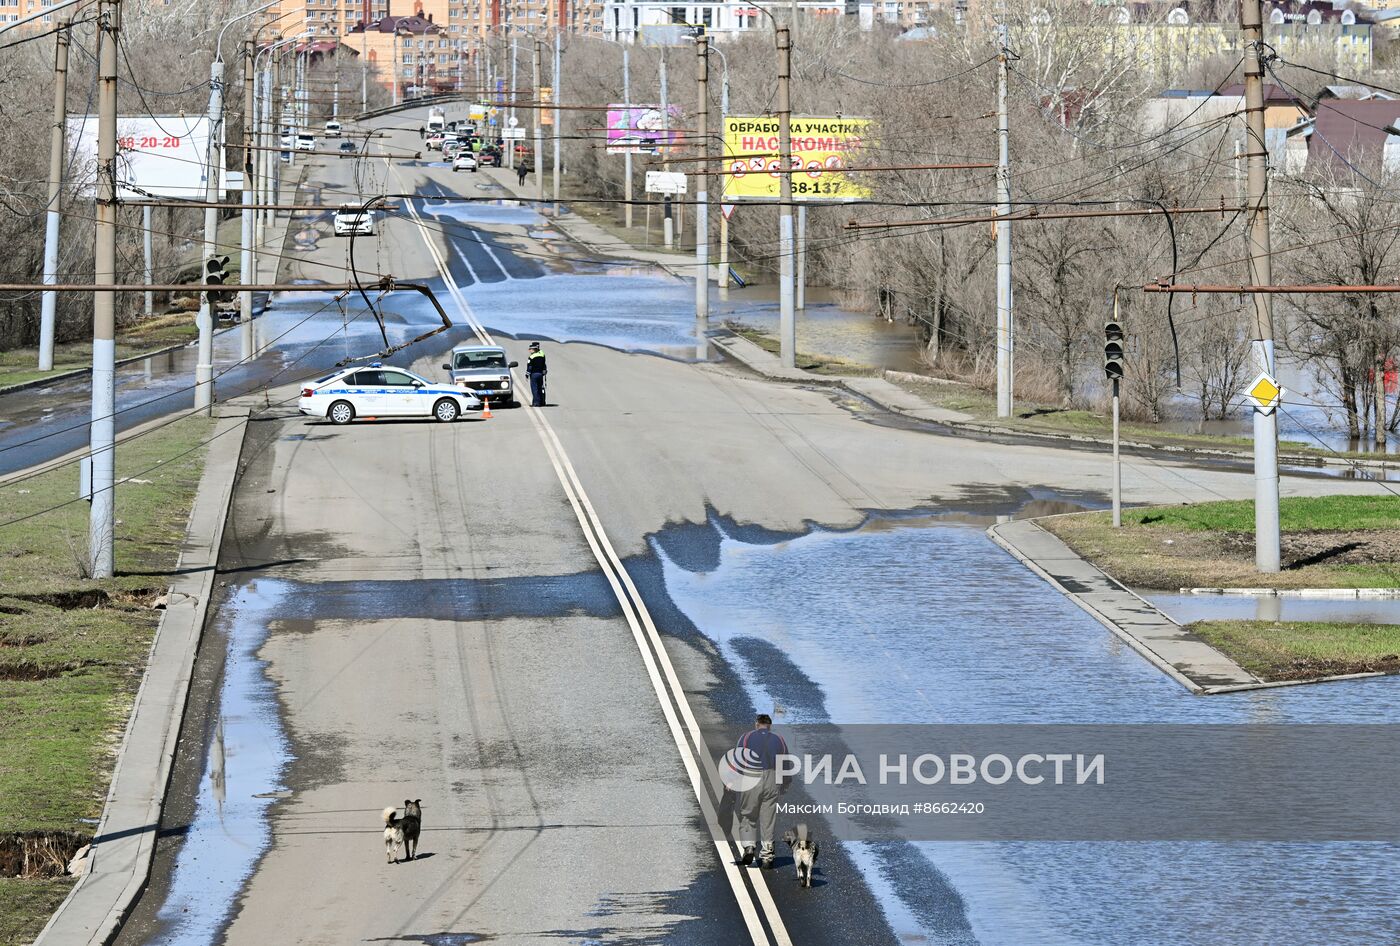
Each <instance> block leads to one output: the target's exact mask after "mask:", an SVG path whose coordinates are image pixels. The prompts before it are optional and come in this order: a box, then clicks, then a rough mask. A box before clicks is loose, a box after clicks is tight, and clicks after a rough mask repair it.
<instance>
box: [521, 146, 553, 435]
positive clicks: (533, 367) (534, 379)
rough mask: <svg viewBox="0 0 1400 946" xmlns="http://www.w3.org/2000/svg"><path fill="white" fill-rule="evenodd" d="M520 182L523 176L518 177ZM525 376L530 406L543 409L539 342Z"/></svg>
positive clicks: (532, 347) (546, 370)
mask: <svg viewBox="0 0 1400 946" xmlns="http://www.w3.org/2000/svg"><path fill="white" fill-rule="evenodd" d="M520 178H521V180H522V181H523V180H524V179H525V175H524V174H523V173H522V174H521V175H520ZM525 374H526V375H527V376H528V377H529V378H530V405H531V406H532V407H544V376H545V375H547V374H549V367H548V365H546V364H545V360H544V352H542V351H540V343H539V342H531V343H530V355H529V357H528V358H526V359H525Z"/></svg>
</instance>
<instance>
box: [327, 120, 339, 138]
mask: <svg viewBox="0 0 1400 946" xmlns="http://www.w3.org/2000/svg"><path fill="white" fill-rule="evenodd" d="M326 137H327V138H339V137H340V122H338V121H335V120H331V121H328V122H326Z"/></svg>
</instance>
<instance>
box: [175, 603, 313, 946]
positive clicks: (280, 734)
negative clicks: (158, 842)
mask: <svg viewBox="0 0 1400 946" xmlns="http://www.w3.org/2000/svg"><path fill="white" fill-rule="evenodd" d="M284 591H285V589H284V586H283V584H282V583H281V582H277V581H270V580H267V579H260V580H254V581H251V582H249V583H248V584H246V585H244V586H243V587H241V588H240V589H239V590H238V592H237V594H236V595H234V596H233V597H232V599H231V600H230V601H229V603H228V604H227V605H225V606H224V607H223V608H221V609H219V611H218V617H217V621H218V627H217V629H216V630H215V632H214V634H213V635H211V638H210V640H220V639H222V640H224V641H226V642H227V643H226V651H225V655H224V660H225V663H224V674H223V679H222V681H221V684H220V686H219V700H218V704H217V705H218V707H219V714H220V716H219V721H218V722H217V724H216V726H215V734H214V739H213V742H212V744H211V745H210V747H209V751H208V754H207V755H206V757H205V764H204V773H203V775H202V777H201V778H200V782H199V792H198V796H197V799H196V803H195V815H194V818H193V819H192V821H191V822H190V825H189V829H188V830H187V831H186V833H185V835H184V840H183V844H182V846H181V848H180V852H179V854H178V855H177V857H176V860H175V870H174V871H173V873H172V875H171V881H170V890H169V893H168V894H167V896H166V898H165V902H164V904H163V905H162V906H161V909H160V913H159V914H158V916H157V921H158V923H159V924H160V932H159V934H158V935H157V936H155V937H154V938H153V941H154V942H159V943H163V944H169V946H205V944H208V943H212V942H215V941H216V940H217V938H218V934H219V930H220V929H221V928H222V927H223V925H224V923H226V922H227V921H228V919H229V916H230V915H231V913H232V911H233V905H234V901H235V898H236V897H237V896H238V894H239V892H240V890H241V889H242V887H243V883H244V882H245V881H246V880H247V879H248V877H249V876H250V875H251V874H252V872H253V868H254V867H255V866H256V865H257V862H258V859H259V858H260V857H262V855H263V853H264V852H265V851H266V850H267V846H268V844H270V843H271V833H270V831H269V828H268V813H269V812H268V809H269V808H270V807H271V806H272V805H273V804H274V802H275V801H276V800H277V798H278V797H279V795H280V791H281V789H282V788H283V786H282V784H281V782H280V779H281V777H282V772H283V770H284V768H285V767H286V765H287V763H288V762H290V761H291V748H290V746H289V744H288V742H287V737H286V733H285V731H284V730H283V728H282V722H281V718H280V710H279V707H278V705H277V694H276V688H275V687H274V686H273V684H272V682H271V681H270V680H268V679H267V676H266V675H265V673H264V670H265V667H266V662H265V661H263V660H261V659H259V658H258V656H257V652H258V650H259V649H260V648H261V647H262V645H263V642H264V641H265V640H267V634H268V624H269V622H270V621H271V620H273V618H274V616H275V615H276V614H277V613H278V610H279V606H280V605H281V603H282V599H283V595H284Z"/></svg>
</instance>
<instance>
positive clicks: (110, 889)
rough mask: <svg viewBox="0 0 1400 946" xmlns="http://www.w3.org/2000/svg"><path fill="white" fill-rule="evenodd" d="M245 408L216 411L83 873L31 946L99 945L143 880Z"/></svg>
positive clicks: (201, 624) (199, 631) (230, 487)
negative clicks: (218, 413) (163, 607)
mask: <svg viewBox="0 0 1400 946" xmlns="http://www.w3.org/2000/svg"><path fill="white" fill-rule="evenodd" d="M248 413H249V411H248V408H246V407H241V408H240V407H232V406H226V407H224V408H222V413H221V416H220V420H219V423H218V425H217V427H216V428H215V432H214V436H213V439H212V441H211V443H210V444H209V451H208V455H207V457H206V460H205V467H204V474H203V477H202V478H201V480H200V484H199V490H198V492H197V494H196V496H195V501H194V507H193V508H192V510H191V512H190V521H189V527H188V529H187V531H186V533H185V541H184V545H183V547H182V549H181V552H180V560H179V564H178V566H177V571H176V575H175V578H174V581H172V583H171V586H170V595H169V606H168V607H167V609H166V611H165V613H164V615H163V617H162V619H161V622H160V627H159V628H158V630H157V631H156V638H155V642H154V643H153V645H152V647H151V655H150V660H149V662H148V664H147V667H146V673H145V676H144V678H143V679H142V682H141V688H140V690H139V692H138V693H137V696H136V703H135V706H134V708H133V710H132V713H131V717H130V719H129V720H128V723H127V729H126V733H125V735H124V737H123V740H122V747H121V752H120V755H119V758H118V761H117V766H116V770H115V772H114V773H113V776H112V784H111V788H110V789H109V791H108V794H107V803H106V805H105V807H104V808H103V812H102V820H101V822H100V824H99V826H98V831H97V836H96V838H95V839H94V841H93V845H92V848H91V852H90V853H89V855H88V858H87V869H86V872H85V873H84V875H83V877H82V879H81V880H80V881H79V882H78V883H77V884H76V885H75V886H74V888H73V890H72V892H71V893H70V894H69V895H68V897H67V898H66V899H65V900H64V901H63V903H62V905H60V906H59V908H58V910H57V912H55V913H54V915H53V917H51V918H50V920H49V922H48V924H47V925H46V926H45V927H44V930H43V932H41V933H40V934H39V938H38V939H37V940H36V941H35V946H40V944H44V946H48V944H54V946H58V944H65V946H70V944H77V943H105V942H106V941H107V940H108V939H110V938H111V936H112V935H113V934H114V933H115V932H116V930H117V929H118V927H119V926H120V924H121V922H122V920H123V918H124V917H125V916H126V914H127V912H128V911H129V910H130V908H131V906H132V904H133V903H134V902H135V900H136V897H137V896H138V895H139V894H140V892H141V890H142V888H143V887H144V886H145V883H146V877H147V873H148V871H149V869H150V864H151V856H152V853H153V851H154V849H155V842H156V835H157V831H158V828H159V825H160V817H161V810H162V807H163V805H164V800H165V788H166V784H167V782H168V781H169V777H170V770H171V764H172V762H173V759H174V755H175V744H176V740H177V738H178V736H179V732H180V721H181V719H182V717H183V715H184V708H185V695H186V693H187V691H188V688H189V682H190V674H191V671H192V668H193V665H194V658H195V654H196V653H197V652H198V650H199V642H200V638H201V636H202V633H203V628H204V619H205V613H206V610H207V608H208V604H209V598H210V594H211V592H212V590H213V586H214V577H215V566H216V564H217V558H218V550H219V544H220V541H221V539H222V536H223V530H224V521H225V518H226V515H227V512H228V507H229V500H230V497H231V496H232V494H233V486H234V480H235V479H236V477H237V474H238V468H239V457H240V455H241V452H242V447H243V434H244V431H245V428H246V425H247V421H248Z"/></svg>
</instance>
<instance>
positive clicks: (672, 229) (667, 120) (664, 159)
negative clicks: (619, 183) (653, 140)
mask: <svg viewBox="0 0 1400 946" xmlns="http://www.w3.org/2000/svg"><path fill="white" fill-rule="evenodd" d="M661 129H662V130H661V169H662V170H663V171H669V170H671V160H670V158H671V148H670V144H671V105H670V103H669V102H668V101H667V99H666V47H665V46H662V47H661ZM662 207H663V208H664V210H665V222H664V223H663V224H662V231H661V232H662V234H663V241H662V242H663V243H664V244H665V246H666V249H668V250H669V249H670V248H671V245H672V244H673V243H674V242H675V239H676V223H675V220H674V219H672V217H671V195H670V194H663V195H662Z"/></svg>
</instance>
